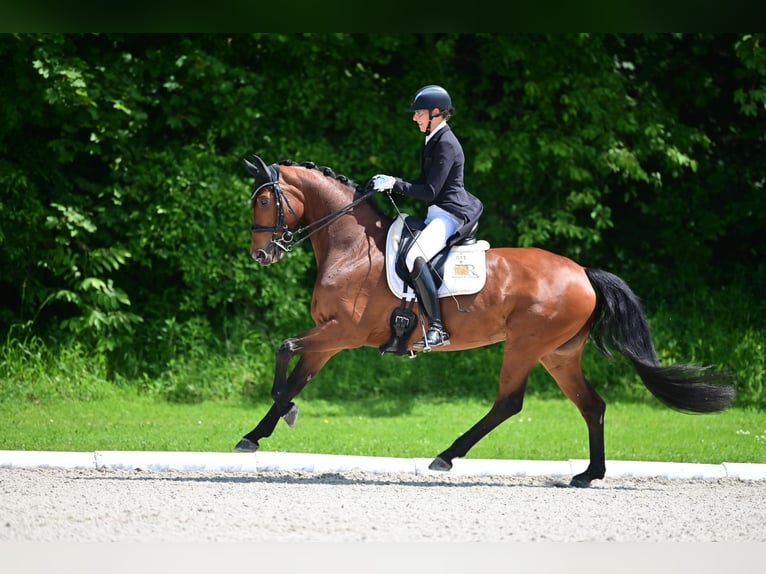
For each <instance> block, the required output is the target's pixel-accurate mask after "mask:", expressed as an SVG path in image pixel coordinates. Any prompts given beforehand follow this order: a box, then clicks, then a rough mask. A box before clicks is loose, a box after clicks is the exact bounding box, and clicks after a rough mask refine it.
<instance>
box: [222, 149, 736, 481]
mask: <svg viewBox="0 0 766 574" xmlns="http://www.w3.org/2000/svg"><path fill="white" fill-rule="evenodd" d="M252 160H253V161H252V162H251V161H248V160H245V164H246V166H247V169H248V170H249V172H250V173H251V174H252V175H253V177H254V178H255V183H254V185H253V192H252V196H251V204H252V212H253V213H252V217H253V219H252V221H253V224H252V228H251V241H250V254H251V256H252V258H253V259H254V260H255V261H256V262H257V263H259V264H260V265H262V266H268V265H271V264H273V263H276V262H278V261H279V260H280V259H282V257H283V256H284V255H285V254H286V253H287V252H289V251H290V250H291V249H292V248H293V247H295V246H296V245H298V244H300V243H301V242H302V241H304V240H307V239H309V240H310V241H311V246H312V249H313V252H314V256H315V258H316V264H317V277H316V282H315V284H314V290H313V296H312V301H311V316H312V319H313V320H314V322H315V326H314V327H313V328H311V329H309V330H307V331H306V332H304V333H302V334H300V335H297V336H294V337H289V338H287V339H285V340H284V341H283V342H282V344H281V345H280V346H279V348H278V350H277V352H276V366H275V372H274V382H273V386H272V390H271V397H272V399H273V401H274V403H273V405H272V406H271V408H270V409H269V410H268V412H267V413H266V415H265V416H264V417H263V419H262V420H261V421H260V422H259V423H258V424H257V426H256V427H255V428H254V429H253V430H252V431H250V432H249V433H248V434H246V435H244V437H243V438H242V439H241V440H240V442H239V443H238V444H237V445H236V446H235V450H236V451H239V452H255V451H256V450H257V449H258V447H259V440H260V439H262V438H264V437H268V436H271V434H272V432H273V431H274V429H275V427H276V425H277V423H278V422H279V419H280V418H283V419H284V420H285V422H287V424H288V425H290V426H293V425H294V424H295V421H296V419H297V415H298V410H297V407H296V406H295V404H294V403H293V399H295V398H296V397H297V396H298V395H299V393H300V392H301V391H302V390H303V389H304V388H305V386H306V385H307V384H308V382H309V381H310V380H311V379H312V378H313V377H315V376H316V375H317V373H319V371H320V369H321V368H322V367H323V366H324V365H325V364H326V363H327V361H328V360H329V359H330V358H331V357H332V356H333V355H335V354H336V353H338V352H340V351H343V350H345V349H352V348H359V347H363V346H373V347H379V348H380V346H381V345H383V344H384V343H385V342H386V340H387V339H388V336H389V316H390V315H391V313H392V310H393V309H395V308H396V307H397V305H398V304H399V303H400V300H399V299H398V298H397V297H396V296H395V295H394V294H393V293H392V291H391V290H390V289H389V286H388V284H387V280H386V271H385V248H386V247H385V246H386V235H387V231H388V229H389V227H390V225H391V223H392V218H391V217H389V216H387V215H385V214H384V213H383V211H382V210H381V209H379V208H377V206H375V205H372V204H371V202H370V201H369V198H370V194H367V193H365V191H364V190H363V189H361V188H360V187H359V186H357V185H355V184H354V183H353V182H352V181H351V180H349V179H348V178H346V177H345V176H342V175H336V174H335V173H334V172H333V171H332V170H331V169H330V168H326V167H319V166H317V165H315V164H314V163H312V162H303V163H300V164H297V163H295V162H292V161H281V162H279V163H275V164H271V165H266V164H265V163H264V161H263V160H262V159H261V158H260V157H258V156H256V155H254V156H253V157H252ZM301 224H303V227H300V225H301ZM486 275H487V278H486V284H485V286H484V287H483V288H482V289H481V290H480V291H479V292H478V293H475V294H473V295H460V296H457V297H456V299H457V301H458V303H459V305H452V304H443V305H442V306H443V311H442V313H443V319H444V322H445V325H447V327H448V328H449V327H450V325H451V326H452V328H451V329H450V331H451V339H450V341H451V344H450V346H448V347H437V348H435V349H434V350H435V351H440V352H441V351H449V352H451V351H460V350H465V349H472V348H477V347H482V346H486V345H491V344H494V343H498V342H501V341H504V342H505V345H504V351H503V360H502V366H501V368H500V377H499V385H498V390H497V395H496V397H495V401H494V404H493V405H492V407H491V408H490V409H489V412H488V413H487V414H486V415H485V416H483V417H482V418H481V419H480V420H479V421H478V422H476V424H474V425H473V426H472V427H471V428H470V429H468V430H467V431H466V432H465V433H464V434H462V435H461V436H459V437H458V438H457V439H456V440H455V441H454V442H453V443H452V444H451V445H450V446H449V447H448V448H447V449H446V450H444V451H443V452H442V453H440V454H439V455H438V456H436V458H434V459H433V461H432V462H431V464H430V466H429V468H430V469H431V470H438V471H448V470H450V469H451V468H452V465H453V463H452V461H453V459H454V458H455V457H463V456H465V455H466V454H467V453H468V451H469V450H470V449H471V448H472V447H473V446H474V445H475V444H476V443H477V442H478V441H479V440H481V439H482V438H483V437H484V436H486V435H487V434H488V433H489V432H490V431H492V430H493V429H494V428H496V427H497V426H498V425H499V424H501V423H502V422H503V421H505V420H507V419H508V418H509V417H511V416H513V415H515V414H517V413H518V412H520V411H521V408H522V402H523V398H524V392H525V390H526V385H527V378H528V375H529V373H530V371H531V370H532V368H533V366H535V364H536V363H538V362H539V363H541V364H542V366H543V367H544V368H545V369H546V370H547V372H548V373H549V374H550V375H551V376H552V377H553V378H554V379H555V381H556V383H557V384H558V386H559V387H560V389H561V390H562V391H563V393H564V395H565V396H566V397H567V398H568V399H569V400H571V401H572V402H573V403H574V404H575V405H576V406H577V408H578V409H579V411H580V413H581V415H582V417H583V418H584V419H585V424H586V425H587V428H588V445H589V451H590V460H589V464H588V467H587V468H586V469H585V471H584V472H582V473H580V474H577V475H576V476H574V477H573V478H572V479H571V481H570V485H572V486H576V487H587V486H590V484H591V481H593V480H595V479H602V478H603V477H604V473H605V471H606V466H605V454H604V412H605V410H606V405H605V403H604V401H603V400H602V398H601V397H600V396H599V395H598V393H597V392H596V391H595V390H594V388H593V387H592V386H591V384H590V383H589V381H588V380H587V379H586V378H585V375H584V374H583V372H582V369H581V356H582V353H583V349H584V347H585V345H586V342H587V341H588V340H591V341H592V342H593V344H594V345H595V346H596V348H597V349H598V350H599V351H600V352H601V353H602V354H603V355H605V356H606V357H607V358H612V357H613V356H614V354H613V352H614V351H617V352H619V353H621V354H622V355H624V356H625V357H627V358H628V359H629V360H630V363H631V364H632V366H633V368H634V369H635V371H636V373H637V374H638V376H639V377H640V379H641V381H642V382H643V384H644V385H645V386H646V387H647V389H648V390H649V391H650V392H651V393H652V394H653V395H654V396H655V397H656V398H657V399H659V400H660V401H661V402H662V403H664V404H665V405H667V406H669V407H671V408H673V409H676V410H679V411H682V412H688V413H712V412H719V411H723V410H725V409H726V408H728V406H729V405H730V404H731V403H732V401H733V400H734V398H735V396H736V392H735V388H734V386H733V385H730V384H722V383H721V381H719V379H721V378H724V377H727V376H730V375H729V374H728V373H723V372H716V371H714V370H712V368H711V367H703V366H697V365H690V364H677V365H671V366H661V365H660V364H659V360H658V357H657V353H656V351H655V347H654V344H653V342H652V339H651V334H650V331H649V326H648V323H647V319H646V316H645V315H644V312H643V310H642V307H641V304H640V302H639V299H638V298H637V296H636V295H635V294H634V293H633V291H632V290H631V289H630V287H629V286H628V285H627V284H626V283H625V281H623V280H622V279H621V278H619V277H617V276H616V275H614V274H612V273H610V272H607V271H604V270H600V269H594V268H589V267H584V266H581V265H579V264H577V263H575V262H574V261H572V260H571V259H568V258H566V257H563V256H561V255H557V254H555V253H552V252H549V251H546V250H543V249H539V248H534V247H525V248H515V247H500V248H490V249H489V250H488V251H487V252H486ZM466 311H467V312H466ZM419 337H420V334H419V333H417V332H415V333H414V334H413V335H412V336H411V337H410V340H409V343H408V345H409V348H412V344H413V343H414V342H415V340H416V339H417V338H419ZM296 355H297V356H299V360H298V361H297V363H296V364H295V366H294V368H293V369H292V371H291V372H290V373H289V375H288V372H287V370H288V365H289V363H290V360H291V359H292V358H293V357H295V356H296Z"/></svg>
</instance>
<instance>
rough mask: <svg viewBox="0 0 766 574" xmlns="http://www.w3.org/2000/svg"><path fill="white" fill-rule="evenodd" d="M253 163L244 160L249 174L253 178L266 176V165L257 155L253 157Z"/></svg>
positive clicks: (267, 169) (267, 171)
mask: <svg viewBox="0 0 766 574" xmlns="http://www.w3.org/2000/svg"><path fill="white" fill-rule="evenodd" d="M253 162H254V163H250V162H249V161H247V160H245V165H246V166H247V169H248V170H249V171H250V173H252V174H253V175H254V176H255V177H258V176H266V175H268V173H269V168H268V167H266V164H265V163H264V161H263V160H262V159H261V158H259V157H258V156H257V155H253Z"/></svg>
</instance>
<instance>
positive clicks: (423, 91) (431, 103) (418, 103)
mask: <svg viewBox="0 0 766 574" xmlns="http://www.w3.org/2000/svg"><path fill="white" fill-rule="evenodd" d="M451 107H452V99H451V98H450V97H449V94H448V93H447V90H445V89H444V88H442V87H441V86H435V85H430V86H425V87H423V88H420V89H419V90H418V91H417V92H416V93H415V96H414V97H413V98H412V103H411V104H410V107H409V108H407V111H408V112H416V111H418V110H428V111H431V110H432V109H434V108H439V110H440V111H447V110H449V109H450V108H451Z"/></svg>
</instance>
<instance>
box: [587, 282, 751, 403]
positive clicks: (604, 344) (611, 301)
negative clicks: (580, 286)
mask: <svg viewBox="0 0 766 574" xmlns="http://www.w3.org/2000/svg"><path fill="white" fill-rule="evenodd" d="M585 273H586V275H587V276H588V279H590V282H591V284H592V285H593V288H594V289H595V290H596V295H597V301H596V309H595V311H594V313H593V320H592V324H591V333H590V336H591V339H592V341H593V343H594V345H595V346H596V348H597V349H598V350H599V351H601V353H603V354H604V355H605V356H607V357H612V349H616V350H617V351H618V352H619V353H621V354H623V355H625V356H626V357H627V358H628V359H630V361H631V363H633V367H634V368H635V369H636V372H637V373H638V375H639V376H640V377H641V380H642V381H643V383H644V385H646V388H647V389H649V391H650V392H651V393H652V394H653V395H654V396H655V397H657V398H658V399H659V400H660V401H662V402H663V403H664V404H666V405H667V406H669V407H671V408H673V409H677V410H680V411H685V412H692V413H714V412H719V411H723V410H725V409H726V408H727V407H728V406H729V405H730V404H731V403H732V401H733V400H734V399H735V398H736V394H737V393H736V389H735V388H734V386H733V385H723V384H720V383H717V381H720V380H721V379H728V378H731V377H732V374H731V373H721V372H715V371H713V370H712V367H700V366H696V365H672V366H668V367H661V366H660V365H659V361H658V359H657V352H656V351H655V349H654V344H653V343H652V338H651V334H650V332H649V324H648V323H647V321H646V316H645V315H644V311H643V309H642V308H641V303H640V302H639V300H638V297H636V295H635V294H634V293H633V291H632V290H631V289H630V287H628V285H627V284H626V283H625V281H623V280H622V279H620V278H619V277H617V276H616V275H613V274H612V273H609V272H608V271H603V270H601V269H586V270H585Z"/></svg>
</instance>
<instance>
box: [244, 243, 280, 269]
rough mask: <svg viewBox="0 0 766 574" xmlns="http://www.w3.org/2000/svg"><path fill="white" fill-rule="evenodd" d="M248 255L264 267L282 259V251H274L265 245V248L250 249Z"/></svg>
mask: <svg viewBox="0 0 766 574" xmlns="http://www.w3.org/2000/svg"><path fill="white" fill-rule="evenodd" d="M250 256H251V257H252V258H253V261H255V262H256V263H258V264H259V265H263V266H264V267H266V266H267V265H271V264H272V263H276V262H277V261H279V260H280V259H282V251H281V250H276V251H275V250H273V249H271V248H268V247H267V248H266V249H256V250H255V251H252V252H251V253H250Z"/></svg>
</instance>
